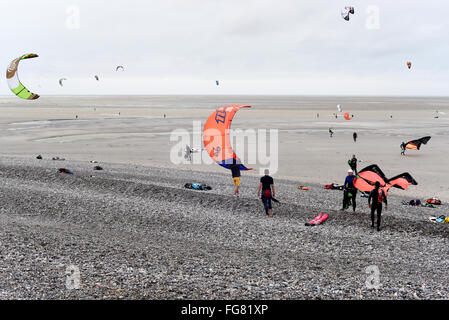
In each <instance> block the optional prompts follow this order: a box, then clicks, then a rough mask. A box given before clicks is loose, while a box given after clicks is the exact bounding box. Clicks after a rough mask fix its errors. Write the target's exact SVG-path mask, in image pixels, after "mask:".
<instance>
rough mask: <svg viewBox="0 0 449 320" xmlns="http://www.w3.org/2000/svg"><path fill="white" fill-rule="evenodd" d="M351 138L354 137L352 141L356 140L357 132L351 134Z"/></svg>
mask: <svg viewBox="0 0 449 320" xmlns="http://www.w3.org/2000/svg"><path fill="white" fill-rule="evenodd" d="M352 138H353V139H354V142H357V132H354V133H353V134H352Z"/></svg>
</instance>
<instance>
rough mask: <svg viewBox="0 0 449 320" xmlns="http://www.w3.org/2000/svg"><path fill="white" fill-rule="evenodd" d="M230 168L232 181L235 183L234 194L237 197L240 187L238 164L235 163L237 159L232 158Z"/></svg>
mask: <svg viewBox="0 0 449 320" xmlns="http://www.w3.org/2000/svg"><path fill="white" fill-rule="evenodd" d="M230 168H231V173H232V180H233V181H234V185H235V189H234V195H235V196H236V197H238V196H239V187H240V164H237V160H236V159H235V158H234V159H232V164H231V165H230Z"/></svg>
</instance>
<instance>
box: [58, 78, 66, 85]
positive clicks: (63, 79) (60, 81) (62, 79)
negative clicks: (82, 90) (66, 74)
mask: <svg viewBox="0 0 449 320" xmlns="http://www.w3.org/2000/svg"><path fill="white" fill-rule="evenodd" d="M65 80H67V78H61V79H59V85H60V86H61V87H63V86H64V85H63V84H62V82H63V81H65Z"/></svg>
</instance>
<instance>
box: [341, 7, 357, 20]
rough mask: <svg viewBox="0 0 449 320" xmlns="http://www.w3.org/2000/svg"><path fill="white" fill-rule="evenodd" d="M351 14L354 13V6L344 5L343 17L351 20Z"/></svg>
mask: <svg viewBox="0 0 449 320" xmlns="http://www.w3.org/2000/svg"><path fill="white" fill-rule="evenodd" d="M349 14H354V7H344V9H342V10H341V17H342V18H343V19H345V20H346V21H349Z"/></svg>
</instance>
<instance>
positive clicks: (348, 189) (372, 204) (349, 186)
mask: <svg viewBox="0 0 449 320" xmlns="http://www.w3.org/2000/svg"><path fill="white" fill-rule="evenodd" d="M348 162H349V163H350V166H351V169H349V170H348V175H347V176H346V179H345V182H344V184H343V207H342V208H341V209H340V210H341V211H344V210H346V209H347V208H348V207H349V204H350V203H351V202H352V210H353V212H355V209H356V207H357V203H356V197H357V188H356V187H355V186H354V180H355V178H356V175H357V159H356V157H355V155H353V156H352V159H351V160H349V161H348ZM354 173H355V174H354ZM382 203H385V210H388V201H387V195H386V193H385V191H384V190H383V189H381V188H380V183H379V181H376V183H375V185H374V189H373V190H372V191H371V192H370V194H369V196H368V207H369V208H370V209H371V228H374V220H375V219H374V218H375V213H377V231H380V223H381V216H382Z"/></svg>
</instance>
